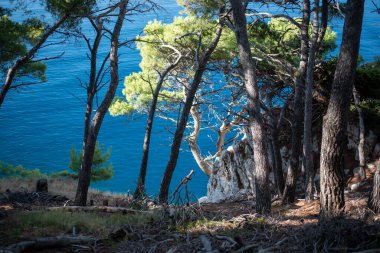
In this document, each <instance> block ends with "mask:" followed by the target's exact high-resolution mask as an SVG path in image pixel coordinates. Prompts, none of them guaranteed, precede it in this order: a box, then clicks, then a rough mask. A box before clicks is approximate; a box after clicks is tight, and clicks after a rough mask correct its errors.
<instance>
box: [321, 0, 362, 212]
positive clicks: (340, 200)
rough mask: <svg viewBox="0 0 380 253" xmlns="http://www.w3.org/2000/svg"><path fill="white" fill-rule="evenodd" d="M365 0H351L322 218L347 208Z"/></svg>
mask: <svg viewBox="0 0 380 253" xmlns="http://www.w3.org/2000/svg"><path fill="white" fill-rule="evenodd" d="M363 11H364V0H348V1H347V8H346V17H345V21H344V28H343V38H342V43H341V47H340V54H339V58H338V62H337V66H336V70H335V74H334V81H333V85H332V90H331V95H330V101H329V105H328V109H327V113H326V115H325V116H324V118H323V131H322V144H321V163H320V175H321V194H320V203H321V218H333V217H336V216H340V215H341V214H342V213H343V210H344V204H345V203H344V163H343V150H344V149H345V148H346V145H347V136H346V130H347V118H348V109H349V105H350V98H351V95H352V87H353V82H354V77H355V69H356V64H357V59H358V53H359V45H360V34H361V30H362V22H363Z"/></svg>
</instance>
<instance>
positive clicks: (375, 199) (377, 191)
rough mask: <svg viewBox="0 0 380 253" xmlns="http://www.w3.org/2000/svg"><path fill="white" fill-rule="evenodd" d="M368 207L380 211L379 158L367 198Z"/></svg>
mask: <svg viewBox="0 0 380 253" xmlns="http://www.w3.org/2000/svg"><path fill="white" fill-rule="evenodd" d="M368 207H369V208H371V209H372V210H373V211H374V212H376V213H380V158H379V161H378V164H377V169H376V172H375V175H374V176H373V189H372V193H371V196H370V197H369V199H368Z"/></svg>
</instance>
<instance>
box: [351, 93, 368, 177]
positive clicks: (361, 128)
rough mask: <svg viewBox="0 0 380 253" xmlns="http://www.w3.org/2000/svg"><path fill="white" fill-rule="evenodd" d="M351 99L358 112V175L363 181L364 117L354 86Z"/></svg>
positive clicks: (364, 174) (364, 175)
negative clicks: (352, 98)
mask: <svg viewBox="0 0 380 253" xmlns="http://www.w3.org/2000/svg"><path fill="white" fill-rule="evenodd" d="M352 93H353V97H354V103H355V106H356V110H357V111H358V117H359V144H358V154H359V167H360V169H359V174H360V178H361V180H364V179H365V178H366V173H365V169H364V167H365V164H366V162H365V152H364V145H365V126H364V115H363V110H362V108H361V107H360V95H359V92H358V91H357V90H356V88H355V86H354V87H353V90H352Z"/></svg>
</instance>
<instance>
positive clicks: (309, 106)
mask: <svg viewBox="0 0 380 253" xmlns="http://www.w3.org/2000/svg"><path fill="white" fill-rule="evenodd" d="M318 30H319V0H314V11H313V28H312V31H313V35H312V39H311V46H310V50H309V60H308V64H307V74H306V91H305V112H304V114H305V116H304V131H303V166H304V168H305V172H306V193H305V200H306V201H310V200H313V198H314V197H313V195H314V175H315V171H314V164H313V155H312V138H313V136H312V135H313V133H312V119H313V86H314V66H315V58H316V52H317V40H318Z"/></svg>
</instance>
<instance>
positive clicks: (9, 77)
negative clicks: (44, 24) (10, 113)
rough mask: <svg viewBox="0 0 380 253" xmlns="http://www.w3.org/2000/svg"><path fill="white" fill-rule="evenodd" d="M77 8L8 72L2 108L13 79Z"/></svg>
mask: <svg viewBox="0 0 380 253" xmlns="http://www.w3.org/2000/svg"><path fill="white" fill-rule="evenodd" d="M74 7H75V5H74V6H73V7H72V8H70V9H69V10H68V11H67V12H66V13H65V14H64V15H63V16H62V17H61V18H60V19H59V20H58V21H57V22H56V23H55V24H54V25H53V26H52V27H51V28H50V29H49V30H47V31H46V32H45V33H44V34H43V35H42V37H41V39H40V40H39V41H38V43H37V44H36V45H34V46H33V47H32V48H31V49H30V50H29V51H28V52H27V53H26V55H24V56H23V57H21V58H20V59H18V60H17V61H16V62H15V63H14V64H13V65H12V67H11V68H10V69H9V70H8V73H7V77H6V79H5V82H4V84H3V86H2V88H1V92H0V107H1V105H2V104H3V102H4V99H5V96H6V95H7V93H8V91H9V89H10V88H11V85H12V82H13V79H14V78H15V76H16V73H17V71H18V70H19V69H20V68H21V67H22V66H24V65H25V64H27V63H28V62H29V61H30V60H31V59H32V58H33V57H34V55H35V54H36V53H37V52H38V50H39V49H40V48H41V47H42V45H43V44H44V43H45V42H46V40H47V39H48V38H49V37H50V36H51V35H52V34H53V33H54V32H55V31H56V30H57V29H58V28H59V27H60V26H61V25H62V24H63V23H64V22H65V21H66V20H67V19H68V18H69V17H70V12H71V10H72V9H73V8H74Z"/></svg>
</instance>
